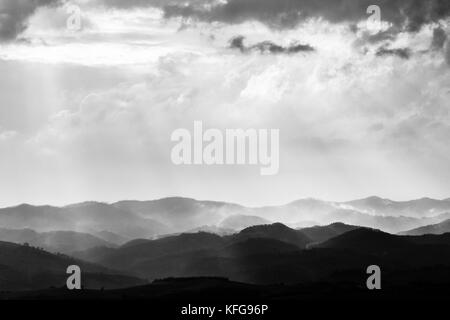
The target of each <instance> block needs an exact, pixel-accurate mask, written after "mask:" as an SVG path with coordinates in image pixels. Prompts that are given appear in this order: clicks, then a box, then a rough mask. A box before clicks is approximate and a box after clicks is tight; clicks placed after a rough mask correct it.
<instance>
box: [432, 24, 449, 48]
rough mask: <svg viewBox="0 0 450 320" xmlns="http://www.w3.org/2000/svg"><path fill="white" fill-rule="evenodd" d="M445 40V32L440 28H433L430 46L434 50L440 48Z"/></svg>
mask: <svg viewBox="0 0 450 320" xmlns="http://www.w3.org/2000/svg"><path fill="white" fill-rule="evenodd" d="M446 40H447V34H446V33H445V31H444V30H443V29H442V28H436V29H434V30H433V41H432V43H431V48H432V49H434V50H440V49H442V48H443V47H444V45H445V41H446Z"/></svg>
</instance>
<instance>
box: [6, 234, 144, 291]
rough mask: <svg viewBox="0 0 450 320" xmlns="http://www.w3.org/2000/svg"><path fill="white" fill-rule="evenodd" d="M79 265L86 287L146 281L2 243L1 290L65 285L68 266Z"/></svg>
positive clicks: (21, 246)
mask: <svg viewBox="0 0 450 320" xmlns="http://www.w3.org/2000/svg"><path fill="white" fill-rule="evenodd" d="M70 265H78V266H79V267H80V268H81V270H82V284H83V286H85V287H86V288H101V287H104V288H117V287H127V286H133V285H138V284H142V283H143V281H142V280H140V279H137V278H134V277H130V276H126V275H125V274H124V273H122V274H121V273H120V272H118V271H112V270H111V269H108V268H105V267H102V266H98V265H94V264H91V263H86V262H83V261H80V260H75V259H73V258H70V257H68V256H65V255H55V254H52V253H49V252H47V251H44V250H41V249H36V248H33V247H30V246H24V245H18V244H14V243H9V242H0V288H1V289H2V290H36V289H43V288H48V287H51V286H63V285H65V283H66V279H67V277H68V275H67V274H66V270H67V267H68V266H70Z"/></svg>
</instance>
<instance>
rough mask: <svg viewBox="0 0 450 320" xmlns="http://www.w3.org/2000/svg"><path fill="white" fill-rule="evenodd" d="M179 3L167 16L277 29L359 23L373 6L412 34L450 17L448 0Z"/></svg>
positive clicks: (170, 6)
mask: <svg viewBox="0 0 450 320" xmlns="http://www.w3.org/2000/svg"><path fill="white" fill-rule="evenodd" d="M133 2H134V4H136V1H133ZM138 2H141V3H143V2H144V1H138ZM159 2H160V1H146V2H145V3H146V4H150V3H153V4H155V5H156V3H159ZM177 2H179V1H176V2H171V3H170V2H169V4H168V5H165V6H163V9H164V11H165V15H166V17H185V18H196V19H200V20H204V21H218V22H225V23H241V22H244V21H248V20H257V21H260V22H262V23H265V24H267V25H270V26H272V27H276V28H291V27H294V26H296V25H297V24H298V23H300V22H302V21H304V20H305V19H308V18H323V19H325V20H327V21H329V22H332V23H341V22H358V21H361V20H364V19H367V18H368V17H369V15H368V14H367V12H366V11H367V8H368V7H369V6H371V5H378V6H379V7H380V9H381V17H382V19H383V20H384V21H387V22H390V23H392V24H393V25H394V26H397V27H402V28H405V29H406V30H408V31H418V30H419V29H420V28H421V27H422V26H423V25H424V24H427V23H431V22H437V21H439V20H440V19H445V18H447V17H449V15H450V2H449V1H446V0H390V1H386V0H378V1H374V0H360V1H348V0H229V1H226V2H220V3H218V4H216V5H212V6H205V5H204V4H203V1H191V2H187V3H184V2H183V3H181V4H180V3H177Z"/></svg>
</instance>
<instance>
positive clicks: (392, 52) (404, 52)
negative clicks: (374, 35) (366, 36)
mask: <svg viewBox="0 0 450 320" xmlns="http://www.w3.org/2000/svg"><path fill="white" fill-rule="evenodd" d="M376 55H377V57H384V56H396V57H399V58H402V59H409V58H410V57H411V49H409V48H397V49H388V48H384V47H383V48H380V49H378V51H377V53H376Z"/></svg>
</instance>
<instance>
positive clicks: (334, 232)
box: [299, 222, 360, 242]
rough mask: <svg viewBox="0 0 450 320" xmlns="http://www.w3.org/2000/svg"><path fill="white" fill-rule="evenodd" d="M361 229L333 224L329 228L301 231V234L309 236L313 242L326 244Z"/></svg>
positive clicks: (317, 227) (322, 227)
mask: <svg viewBox="0 0 450 320" xmlns="http://www.w3.org/2000/svg"><path fill="white" fill-rule="evenodd" d="M358 228H360V227H357V226H351V225H346V224H344V223H339V222H337V223H333V224H330V225H328V226H315V227H310V228H302V229H299V231H300V232H301V233H303V234H304V235H305V236H307V237H308V238H309V239H310V240H311V241H312V242H324V241H326V240H329V239H331V238H334V237H336V236H338V235H341V234H343V233H346V232H348V231H352V230H355V229H358Z"/></svg>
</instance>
